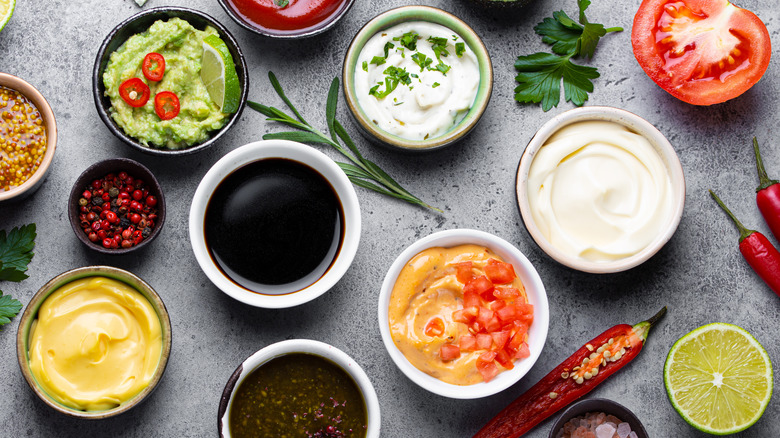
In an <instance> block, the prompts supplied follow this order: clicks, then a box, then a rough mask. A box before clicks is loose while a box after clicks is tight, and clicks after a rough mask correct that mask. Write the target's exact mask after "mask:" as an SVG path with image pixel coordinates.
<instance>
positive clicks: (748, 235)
mask: <svg viewBox="0 0 780 438" xmlns="http://www.w3.org/2000/svg"><path fill="white" fill-rule="evenodd" d="M710 195H712V197H713V198H714V199H715V202H717V203H718V205H720V208H722V209H723V211H725V212H726V214H727V215H729V217H730V218H731V220H732V221H734V225H736V226H737V229H738V230H739V252H741V253H742V257H744V258H745V260H747V262H748V264H749V265H750V267H751V268H753V270H754V271H756V274H758V276H759V277H761V279H762V280H764V283H766V284H767V286H769V288H770V289H772V290H773V291H774V292H775V293H776V294H777V295H778V296H780V252H778V251H777V249H775V247H774V246H772V243H771V242H769V239H767V238H766V236H764V235H763V234H761V233H759V232H758V231H756V230H749V229H747V228H745V226H744V225H742V222H740V221H739V219H737V218H736V216H734V214H733V213H731V210H729V209H728V207H726V204H724V203H723V201H721V200H720V198H718V195H716V194H715V192H713V191H712V190H710Z"/></svg>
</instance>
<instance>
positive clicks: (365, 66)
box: [363, 61, 368, 71]
mask: <svg viewBox="0 0 780 438" xmlns="http://www.w3.org/2000/svg"><path fill="white" fill-rule="evenodd" d="M363 71H368V61H363Z"/></svg>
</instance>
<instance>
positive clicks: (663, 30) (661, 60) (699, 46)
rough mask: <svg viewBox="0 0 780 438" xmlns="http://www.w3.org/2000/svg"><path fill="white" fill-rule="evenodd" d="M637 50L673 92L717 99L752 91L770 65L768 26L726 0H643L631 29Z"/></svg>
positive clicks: (695, 99)
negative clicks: (751, 88) (750, 89)
mask: <svg viewBox="0 0 780 438" xmlns="http://www.w3.org/2000/svg"><path fill="white" fill-rule="evenodd" d="M631 44H632V46H633V47H634V56H635V57H636V59H637V61H639V65H640V66H641V67H642V69H644V71H645V73H647V75H648V76H650V79H652V80H653V81H654V82H655V83H656V84H658V85H659V86H660V87H661V88H663V89H664V90H666V91H667V92H669V93H670V94H671V95H672V96H674V97H676V98H678V99H680V100H682V101H684V102H688V103H691V104H694V105H712V104H716V103H721V102H725V101H727V100H729V99H733V98H735V97H737V96H739V95H740V94H742V93H744V92H745V91H747V90H748V89H749V88H750V87H752V86H753V84H755V83H756V82H758V80H759V79H761V76H763V75H764V72H765V71H766V69H767V67H768V66H769V58H770V56H771V53H772V47H771V42H770V39H769V32H768V31H767V29H766V26H765V25H764V23H763V22H762V21H761V19H759V18H758V17H757V16H756V15H755V14H754V13H752V12H750V11H748V10H746V9H741V8H739V7H737V6H734V5H733V4H731V3H729V2H728V1H727V0H643V1H642V4H641V5H640V6H639V11H638V12H637V13H636V16H635V17H634V27H633V29H632V31H631Z"/></svg>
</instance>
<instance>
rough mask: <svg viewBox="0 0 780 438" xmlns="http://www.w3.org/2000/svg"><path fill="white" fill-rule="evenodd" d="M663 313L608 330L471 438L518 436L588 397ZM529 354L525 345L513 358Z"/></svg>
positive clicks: (637, 348) (641, 341)
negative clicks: (574, 402)
mask: <svg viewBox="0 0 780 438" xmlns="http://www.w3.org/2000/svg"><path fill="white" fill-rule="evenodd" d="M664 313H666V307H664V308H663V309H661V311H660V312H658V313H657V314H655V316H653V317H652V318H650V319H649V320H647V321H644V322H640V323H639V324H637V325H635V326H633V327H632V326H630V325H627V324H619V325H616V326H614V327H612V328H610V329H607V331H605V332H604V333H602V334H600V335H599V336H597V337H596V338H595V339H593V340H591V341H590V342H588V343H587V344H585V345H584V346H583V347H582V348H580V349H579V350H577V351H576V352H575V353H574V354H572V355H571V357H569V358H568V359H566V360H565V361H563V363H561V364H560V365H558V366H557V367H555V369H553V370H552V371H551V372H550V373H549V374H547V375H546V376H545V377H544V378H542V380H540V381H539V382H538V383H537V384H536V385H534V386H533V387H531V389H529V390H528V391H526V392H525V393H524V394H523V395H521V396H520V397H518V398H517V399H516V400H515V401H513V402H512V403H511V404H510V405H509V406H507V407H506V408H504V410H503V411H501V412H500V413H499V414H498V415H496V416H495V417H494V418H493V419H492V420H490V422H488V424H487V425H485V427H483V428H482V429H481V430H480V431H479V432H477V434H476V435H474V438H517V437H520V436H522V435H523V434H525V433H526V432H528V431H529V430H531V429H533V428H534V426H536V425H537V424H539V423H541V422H542V421H543V420H544V419H545V418H547V417H549V416H550V415H552V414H554V413H555V412H557V411H558V410H559V409H562V408H563V407H565V406H567V405H568V404H569V403H571V402H573V401H574V400H576V399H578V398H580V397H582V396H583V395H585V394H587V393H588V392H590V391H591V390H592V389H593V388H595V387H596V386H598V384H599V383H601V382H603V381H604V380H605V379H606V378H607V377H609V376H611V375H612V374H614V373H615V372H617V371H618V370H619V369H620V368H622V367H623V366H625V365H626V364H627V363H629V362H631V360H632V359H633V358H634V357H636V355H638V354H639V352H640V351H641V350H642V346H643V345H644V342H645V341H646V340H647V335H648V333H649V331H650V328H651V327H652V326H653V325H654V324H655V323H656V322H657V321H658V320H659V319H660V318H661V317H662V316H663V314H664ZM510 344H512V341H510ZM523 345H525V347H523ZM528 354H529V350H528V349H527V345H526V344H522V345H521V346H520V350H518V352H517V354H516V356H515V357H518V356H520V357H527V356H526V355H528ZM480 359H481V358H480ZM479 367H480V361H479V360H478V361H477V368H479ZM575 367H577V369H576V370H575V369H574V368H575ZM480 371H482V370H480ZM594 371H595V372H594Z"/></svg>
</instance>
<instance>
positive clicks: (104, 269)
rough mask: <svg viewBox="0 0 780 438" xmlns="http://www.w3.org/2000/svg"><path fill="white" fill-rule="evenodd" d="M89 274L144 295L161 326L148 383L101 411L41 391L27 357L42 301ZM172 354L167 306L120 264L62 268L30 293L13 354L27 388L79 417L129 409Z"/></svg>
mask: <svg viewBox="0 0 780 438" xmlns="http://www.w3.org/2000/svg"><path fill="white" fill-rule="evenodd" d="M88 277H107V278H111V279H114V280H117V281H120V282H122V283H125V284H127V285H128V286H130V287H132V288H133V289H135V290H136V291H138V292H139V293H140V294H141V295H143V296H144V297H145V298H146V299H147V300H148V301H149V303H150V304H151V305H152V308H153V309H154V311H155V313H156V314H157V317H158V318H159V319H160V329H161V331H162V337H163V339H162V352H161V353H160V361H159V362H158V363H157V369H156V370H155V372H154V375H153V376H152V379H151V381H150V382H149V385H147V386H146V388H144V389H142V390H141V391H140V392H139V393H138V394H136V395H135V396H133V397H132V398H130V399H129V400H127V401H125V402H124V403H122V404H120V405H119V406H117V407H115V408H112V409H107V410H101V411H82V410H79V409H74V408H71V407H68V406H65V405H63V404H61V403H59V402H58V401H56V400H55V399H54V398H52V397H51V396H50V395H49V394H48V393H46V391H44V390H43V389H42V388H41V387H40V386H39V385H38V383H37V381H36V380H35V377H34V376H33V374H32V372H31V371H30V360H29V355H28V350H29V347H30V334H31V331H32V328H33V326H34V325H35V323H36V322H37V320H38V310H39V309H40V308H41V305H42V304H43V302H44V301H46V299H47V298H48V297H49V296H50V295H51V294H52V293H54V292H55V291H56V290H58V289H59V288H60V287H62V286H65V285H66V284H68V283H71V282H73V281H76V280H79V279H82V278H88ZM170 354H171V319H170V316H169V315H168V310H167V309H166V308H165V304H164V303H163V301H162V299H161V298H160V296H159V295H158V294H157V292H155V290H154V289H152V287H151V286H149V284H147V283H146V282H145V281H143V280H142V279H141V278H139V277H138V276H136V275H134V274H132V273H131V272H128V271H125V270H123V269H119V268H113V267H111V266H85V267H83V268H77V269H72V270H70V271H67V272H64V273H62V274H60V275H58V276H56V277H54V278H53V279H51V280H50V281H49V282H48V283H46V284H45V285H44V286H43V287H41V288H40V289H39V290H38V292H36V293H35V295H33V297H32V298H31V299H30V302H29V303H28V304H27V307H26V308H25V309H24V313H23V314H22V318H21V319H20V320H19V330H18V331H17V333H16V358H17V359H18V361H19V368H21V370H22V375H23V376H24V379H25V380H26V381H27V384H28V385H30V389H32V391H33V392H34V393H35V395H37V396H38V398H40V399H41V400H42V401H43V402H44V403H45V404H47V405H48V406H49V407H51V408H52V409H54V410H55V411H57V412H60V413H62V414H65V415H68V416H70V417H74V418H81V419H87V420H100V419H104V418H109V417H114V416H116V415H119V414H122V413H125V412H127V411H129V410H130V409H132V408H134V407H136V406H138V405H139V404H141V402H142V401H144V400H145V399H146V398H147V396H149V394H151V393H152V392H153V391H154V390H155V388H156V387H157V384H158V383H159V382H160V379H162V376H163V373H164V372H165V368H166V366H167V365H168V358H169V357H170Z"/></svg>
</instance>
